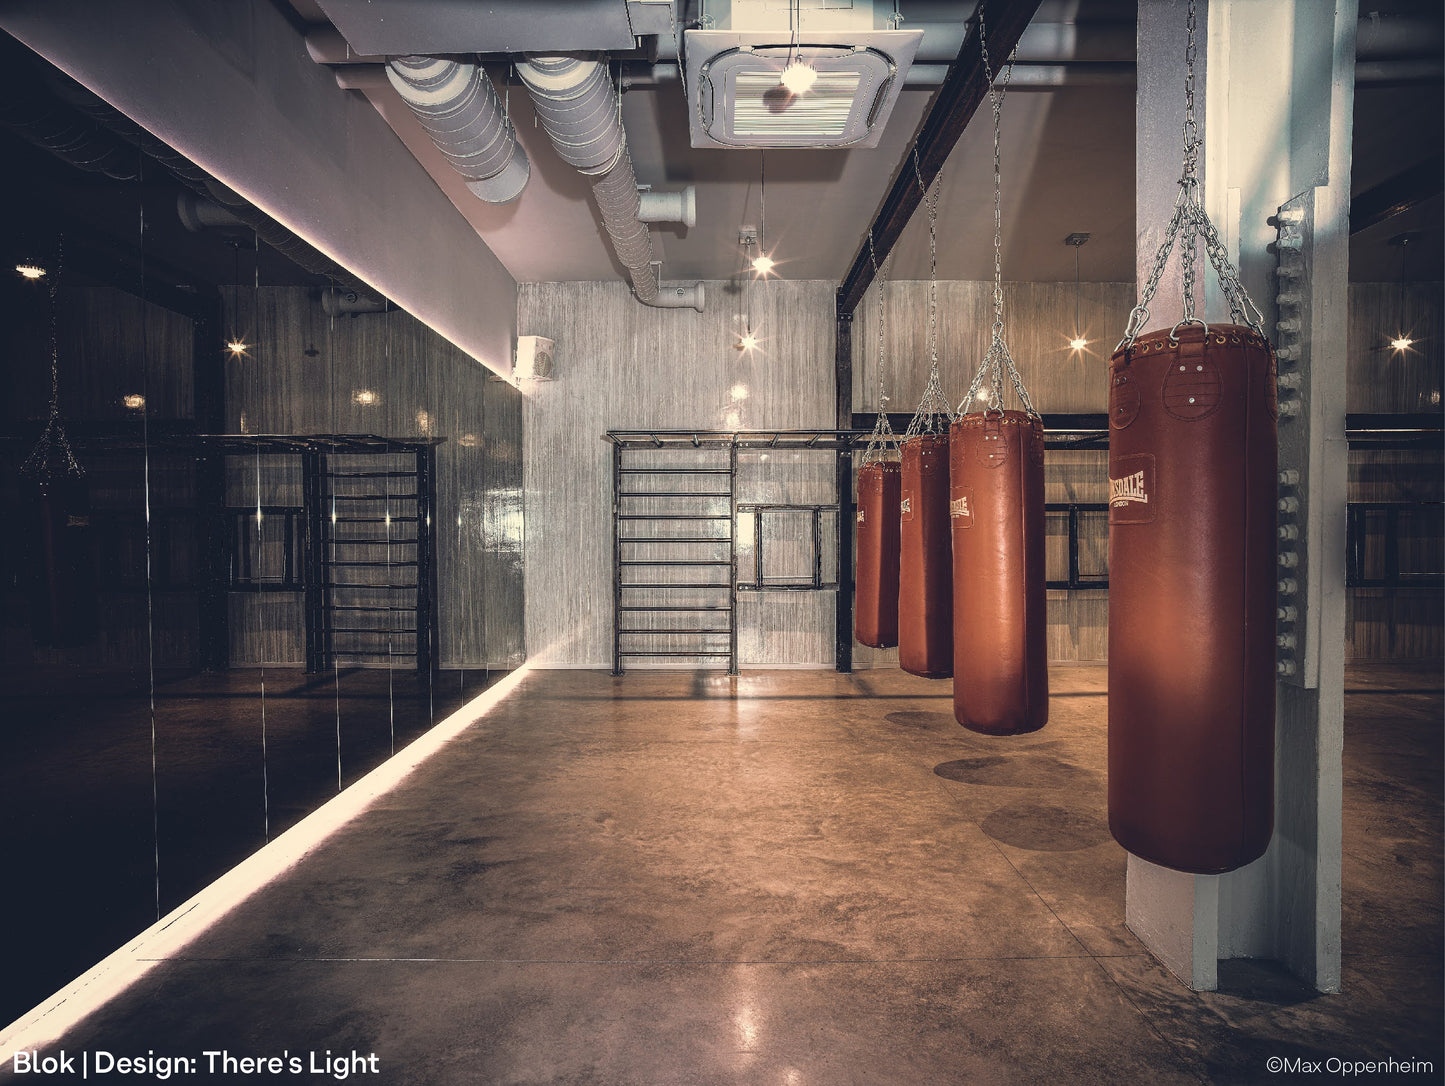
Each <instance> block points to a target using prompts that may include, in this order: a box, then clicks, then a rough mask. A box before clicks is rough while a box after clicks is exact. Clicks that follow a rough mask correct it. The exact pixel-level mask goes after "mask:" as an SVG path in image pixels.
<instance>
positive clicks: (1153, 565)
mask: <svg viewBox="0 0 1445 1086" xmlns="http://www.w3.org/2000/svg"><path fill="white" fill-rule="evenodd" d="M1109 376H1110V390H1109V828H1110V829H1111V830H1112V831H1113V834H1114V837H1115V839H1116V840H1117V841H1118V842H1119V844H1121V845H1123V846H1124V848H1126V849H1128V850H1129V851H1130V852H1132V853H1134V855H1136V856H1140V857H1142V858H1144V859H1146V860H1148V861H1150V862H1151V863H1156V864H1161V865H1163V866H1165V867H1171V868H1174V869H1176V870H1179V871H1188V872H1194V873H1196V874H1218V873H1221V872H1224V871H1232V870H1234V869H1235V868H1237V867H1242V866H1243V865H1244V864H1247V863H1250V862H1251V861H1253V860H1255V859H1258V858H1259V857H1260V856H1261V855H1263V854H1264V850H1265V848H1266V847H1267V846H1268V844H1269V839H1270V834H1271V832H1272V829H1273V818H1274V696H1275V690H1274V682H1275V643H1274V640H1275V581H1276V567H1275V500H1276V460H1277V444H1276V441H1277V439H1276V430H1275V421H1276V417H1277V408H1276V403H1275V365H1274V354H1273V351H1272V350H1271V348H1270V345H1269V343H1268V341H1267V340H1265V339H1264V337H1263V336H1262V335H1260V334H1259V333H1258V332H1256V331H1254V330H1252V329H1250V328H1247V327H1241V326H1239V325H1209V326H1208V327H1207V328H1206V327H1204V326H1203V325H1202V324H1200V323H1198V322H1193V323H1188V324H1185V325H1183V326H1180V327H1176V329H1175V330H1174V332H1173V333H1171V332H1170V331H1169V330H1168V329H1164V330H1161V331H1154V332H1145V333H1143V334H1142V335H1139V336H1138V337H1137V338H1136V339H1134V340H1133V342H1132V344H1129V345H1127V346H1126V345H1124V344H1121V345H1120V347H1119V349H1117V350H1116V351H1115V352H1114V355H1113V357H1112V358H1111V359H1110V361H1109Z"/></svg>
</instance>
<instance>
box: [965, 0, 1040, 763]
mask: <svg viewBox="0 0 1445 1086" xmlns="http://www.w3.org/2000/svg"><path fill="white" fill-rule="evenodd" d="M978 20H979V21H978V36H979V46H980V48H981V50H982V52H983V65H984V71H985V72H986V73H988V74H989V75H990V76H992V75H993V74H994V73H993V72H992V69H991V68H990V67H989V59H988V39H987V36H986V30H985V26H984V17H983V11H982V9H980V12H979V17H978ZM1012 72H1013V57H1012V56H1010V58H1009V60H1008V63H1007V65H1006V66H1005V69H1004V72H1003V75H1002V78H1001V79H999V80H998V85H997V86H995V82H994V80H993V79H992V78H990V81H989V99H990V102H991V104H992V106H993V168H994V173H993V178H994V190H993V216H994V217H993V222H994V235H993V307H994V310H993V311H994V319H993V328H992V332H991V335H990V340H989V346H988V349H987V351H986V352H985V353H984V357H983V361H982V362H981V363H980V364H979V367H978V371H977V373H975V375H974V378H973V383H972V384H971V385H970V386H969V390H968V395H967V397H966V398H965V399H964V401H963V403H962V404H960V405H959V408H958V415H957V417H956V418H955V419H954V422H953V426H952V428H951V430H950V433H949V461H950V463H949V520H950V525H951V529H952V536H953V614H954V623H953V652H954V659H953V714H954V717H955V719H957V720H958V722H959V723H960V724H962V725H963V726H964V727H966V728H968V729H970V730H972V731H977V732H984V733H987V734H991V735H1017V734H1020V733H1022V732H1031V731H1036V730H1038V729H1039V728H1042V727H1043V726H1044V724H1045V722H1047V720H1048V717H1049V680H1048V656H1047V643H1046V637H1045V634H1046V629H1047V615H1046V611H1045V604H1046V595H1045V581H1044V577H1045V574H1044V433H1043V421H1042V420H1041V419H1040V418H1039V414H1038V412H1037V411H1035V410H1034V405H1033V401H1032V400H1031V399H1030V398H1029V394H1028V389H1027V388H1026V387H1025V386H1024V381H1023V377H1022V376H1021V375H1020V374H1019V371H1018V367H1017V366H1015V365H1014V360H1013V356H1012V355H1011V354H1010V353H1009V349H1008V346H1007V344H1006V343H1005V342H1004V320H1003V212H1002V193H1003V181H1002V168H1001V155H1000V141H999V132H1000V120H1001V117H1002V111H1003V97H1004V92H1005V91H1006V90H1007V87H1008V82H1009V77H1010V75H1011V74H1012ZM1005 376H1007V383H1005ZM1009 388H1012V390H1013V393H1014V396H1015V398H1016V399H1017V400H1018V403H1019V408H1018V409H1005V408H1004V398H1005V397H1006V395H1007V393H1008V390H1009ZM976 405H981V406H982V408H983V409H982V410H979V411H976V412H972V413H970V408H972V407H974V406H976Z"/></svg>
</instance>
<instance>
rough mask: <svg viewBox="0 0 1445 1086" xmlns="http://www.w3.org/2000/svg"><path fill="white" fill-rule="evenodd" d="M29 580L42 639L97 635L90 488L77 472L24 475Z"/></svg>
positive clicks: (54, 641)
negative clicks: (27, 476)
mask: <svg viewBox="0 0 1445 1086" xmlns="http://www.w3.org/2000/svg"><path fill="white" fill-rule="evenodd" d="M21 500H22V503H23V508H24V519H25V521H26V522H27V523H28V525H29V528H28V530H27V531H26V533H25V534H26V539H27V548H28V555H27V559H28V560H27V562H26V570H25V581H26V588H27V592H26V594H27V596H28V597H29V601H30V630H31V635H32V637H33V638H34V639H35V643H36V644H37V645H81V644H85V643H86V642H89V641H91V640H93V639H94V638H95V636H96V595H95V593H96V588H95V550H94V542H93V540H92V537H91V527H90V491H89V487H88V486H87V485H86V481H85V477H84V476H83V475H80V474H79V473H78V472H77V473H75V474H67V473H64V472H56V473H53V474H51V473H46V474H43V475H41V476H39V477H38V478H37V477H31V478H29V479H26V480H24V481H23V484H22V488H21Z"/></svg>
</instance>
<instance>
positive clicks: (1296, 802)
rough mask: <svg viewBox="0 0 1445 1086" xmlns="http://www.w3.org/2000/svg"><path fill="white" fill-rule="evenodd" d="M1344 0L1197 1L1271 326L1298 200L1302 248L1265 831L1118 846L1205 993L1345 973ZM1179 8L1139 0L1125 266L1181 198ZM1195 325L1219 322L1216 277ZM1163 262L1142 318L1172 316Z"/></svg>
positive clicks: (1130, 909) (1144, 252) (1214, 134)
mask: <svg viewBox="0 0 1445 1086" xmlns="http://www.w3.org/2000/svg"><path fill="white" fill-rule="evenodd" d="M1357 6H1358V5H1357V3H1356V0H1340V2H1336V0H1277V2H1272V3H1268V4H1264V3H1258V2H1257V0H1197V12H1198V14H1197V29H1196V42H1197V54H1198V55H1197V59H1196V63H1195V116H1196V119H1197V120H1198V123H1199V125H1200V129H1201V134H1202V136H1203V139H1204V144H1205V153H1204V158H1203V169H1202V174H1203V178H1204V183H1205V186H1204V187H1205V203H1206V207H1207V209H1208V211H1209V215H1210V218H1211V220H1212V221H1213V222H1214V224H1215V226H1216V227H1217V228H1218V229H1219V231H1220V233H1221V234H1222V235H1223V236H1224V238H1225V240H1226V242H1227V244H1228V246H1229V249H1230V255H1231V259H1232V260H1233V261H1234V262H1235V264H1236V266H1237V267H1238V268H1239V269H1240V273H1241V277H1242V278H1243V280H1244V283H1245V286H1246V288H1247V289H1248V291H1249V293H1250V296H1251V297H1252V298H1253V300H1254V302H1255V304H1256V305H1257V306H1258V307H1259V309H1260V310H1261V312H1262V313H1263V314H1264V316H1265V319H1266V322H1267V327H1266V331H1267V332H1272V331H1273V328H1272V323H1273V321H1274V319H1275V316H1276V307H1275V294H1276V292H1277V285H1276V277H1275V274H1274V271H1275V267H1276V258H1275V256H1274V254H1273V253H1271V252H1270V251H1269V249H1268V246H1269V245H1270V244H1271V243H1272V242H1273V241H1274V240H1275V228H1274V226H1273V225H1272V224H1271V223H1270V221H1269V219H1270V217H1271V216H1272V215H1274V213H1275V211H1276V209H1277V208H1278V207H1279V206H1280V205H1282V204H1285V203H1286V202H1287V201H1290V200H1291V199H1292V198H1296V197H1300V196H1302V194H1308V195H1307V200H1308V202H1309V203H1310V205H1311V207H1312V213H1311V215H1312V221H1311V222H1310V224H1309V229H1310V234H1311V242H1310V245H1311V251H1310V253H1309V254H1308V278H1307V281H1306V282H1305V283H1304V284H1302V289H1303V290H1304V291H1305V292H1306V298H1307V301H1306V305H1305V311H1306V312H1307V313H1308V314H1309V320H1308V323H1307V326H1306V328H1305V330H1304V333H1303V338H1304V344H1303V353H1304V357H1303V361H1302V363H1301V369H1302V371H1303V372H1302V377H1303V385H1302V388H1301V390H1300V394H1299V403H1300V411H1299V413H1298V415H1295V416H1289V417H1285V418H1282V419H1281V423H1280V427H1281V431H1280V432H1281V450H1282V451H1281V457H1282V460H1283V459H1284V458H1285V457H1286V456H1288V457H1289V458H1290V460H1289V463H1290V464H1291V466H1294V465H1298V466H1299V467H1300V469H1301V475H1302V478H1303V482H1302V484H1301V487H1300V490H1301V493H1300V499H1301V504H1302V507H1303V509H1304V510H1305V517H1306V519H1305V521H1304V525H1303V527H1304V530H1303V532H1302V535H1303V537H1304V538H1303V540H1302V545H1301V546H1300V548H1299V549H1300V561H1301V576H1300V580H1301V582H1302V583H1307V584H1308V586H1309V589H1308V594H1307V598H1306V599H1304V600H1302V601H1301V616H1300V621H1299V623H1298V631H1297V633H1298V636H1299V637H1300V638H1301V641H1302V649H1301V652H1300V657H1301V660H1302V665H1303V666H1301V668H1300V669H1299V671H1298V672H1297V674H1295V675H1294V676H1292V677H1290V678H1289V679H1288V680H1285V681H1282V682H1281V683H1280V684H1279V687H1278V701H1277V704H1278V723H1277V736H1276V805H1275V836H1274V840H1273V842H1272V843H1271V845H1270V848H1269V851H1268V852H1267V853H1266V854H1265V856H1264V857H1263V858H1262V859H1260V860H1259V861H1257V862H1255V863H1253V864H1251V865H1249V866H1248V867H1246V868H1242V869H1240V870H1239V871H1235V872H1231V873H1230V874H1228V875H1222V876H1199V875H1187V874H1182V873H1180V872H1175V871H1170V870H1167V869H1164V868H1160V867H1157V866H1155V865H1153V864H1149V863H1147V862H1145V861H1143V860H1140V859H1139V858H1137V857H1134V856H1131V857H1129V862H1128V875H1127V886H1126V899H1125V918H1126V921H1127V923H1128V925H1129V927H1130V929H1131V930H1132V931H1133V932H1134V933H1135V934H1136V935H1137V936H1139V938H1140V939H1141V940H1142V941H1143V942H1144V944H1145V946H1147V947H1148V948H1149V949H1150V951H1151V952H1152V953H1154V954H1155V955H1156V956H1157V957H1158V958H1159V959H1160V960H1161V961H1162V962H1163V963H1164V964H1165V965H1166V966H1167V967H1168V968H1169V969H1170V970H1171V971H1172V972H1173V973H1175V975H1176V976H1178V977H1179V978H1180V979H1181V980H1183V981H1184V982H1185V983H1186V984H1188V985H1189V986H1190V987H1192V988H1197V989H1211V988H1214V987H1216V985H1217V977H1218V961H1219V960H1220V959H1223V958H1232V957H1265V958H1273V959H1276V960H1279V961H1281V962H1283V963H1284V964H1285V965H1286V966H1287V967H1288V968H1289V969H1290V970H1291V971H1292V972H1293V973H1295V974H1296V975H1297V976H1299V977H1301V978H1302V979H1304V980H1306V981H1308V982H1309V983H1311V984H1313V985H1315V986H1316V987H1317V988H1319V989H1320V990H1322V991H1336V990H1338V988H1339V975H1340V871H1341V863H1342V860H1341V828H1340V812H1341V779H1342V768H1341V751H1342V747H1343V734H1344V726H1343V724H1344V722H1343V706H1344V613H1345V612H1344V605H1345V587H1344V541H1345V533H1344V513H1345V493H1346V491H1345V484H1346V467H1347V461H1346V446H1345V440H1344V418H1345V387H1346V386H1345V362H1346V358H1345V343H1346V335H1345V321H1346V308H1345V298H1346V291H1347V263H1346V261H1347V250H1348V242H1349V225H1348V223H1349V190H1350V143H1351V135H1352V127H1353V126H1352V116H1353V108H1354V82H1353V72H1354V51H1355V26H1356V21H1357V18H1358V11H1357ZM1185 14H1186V8H1185V5H1184V3H1182V2H1181V0H1141V2H1140V5H1139V38H1138V64H1139V81H1138V87H1139V90H1138V106H1137V120H1138V129H1137V136H1136V149H1137V156H1138V159H1137V162H1138V165H1137V175H1136V197H1137V207H1138V210H1137V220H1136V221H1137V232H1138V241H1137V246H1138V248H1137V261H1138V274H1139V282H1140V283H1141V285H1142V283H1143V282H1144V279H1145V277H1146V276H1147V275H1148V273H1149V270H1150V268H1151V266H1152V263H1153V258H1154V252H1155V250H1156V249H1157V247H1158V244H1159V242H1160V240H1161V239H1162V233H1163V228H1164V226H1165V224H1166V223H1167V222H1168V218H1169V214H1170V210H1171V209H1172V207H1173V203H1174V199H1175V196H1176V195H1177V192H1178V184H1177V182H1178V179H1179V174H1180V172H1181V158H1182V137H1181V127H1182V124H1183V113H1184V92H1183V87H1184V74H1185V73H1184V52H1185V34H1186V28H1185ZM1201 277H1202V278H1204V279H1205V280H1206V281H1207V284H1208V285H1207V287H1206V291H1205V299H1206V303H1207V304H1206V309H1205V313H1206V317H1207V319H1209V320H1225V319H1228V309H1227V307H1226V306H1224V305H1223V304H1222V300H1221V297H1220V294H1219V291H1218V288H1217V283H1215V281H1214V279H1213V273H1212V272H1207V273H1206V272H1204V270H1203V268H1202V267H1201ZM1180 289H1181V287H1180V275H1179V272H1178V267H1177V265H1171V268H1170V270H1169V272H1168V273H1166V276H1165V278H1164V279H1163V280H1161V285H1160V288H1159V291H1158V293H1157V294H1156V296H1155V301H1154V302H1153V304H1152V305H1151V307H1150V309H1151V319H1150V321H1149V325H1150V327H1159V326H1163V325H1168V324H1172V323H1173V322H1174V321H1177V320H1178V319H1179V316H1180V315H1181V312H1182V301H1181V298H1180Z"/></svg>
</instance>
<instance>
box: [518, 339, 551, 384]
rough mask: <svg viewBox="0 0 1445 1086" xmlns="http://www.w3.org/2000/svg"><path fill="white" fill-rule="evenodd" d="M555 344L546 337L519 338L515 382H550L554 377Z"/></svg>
mask: <svg viewBox="0 0 1445 1086" xmlns="http://www.w3.org/2000/svg"><path fill="white" fill-rule="evenodd" d="M553 346H554V345H553V343H552V341H551V340H550V339H548V338H547V337H546V336H518V337H517V361H516V364H515V365H514V366H513V367H512V380H514V381H550V380H552V379H553V377H554V373H553V366H554V361H553V359H554V355H553Z"/></svg>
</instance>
